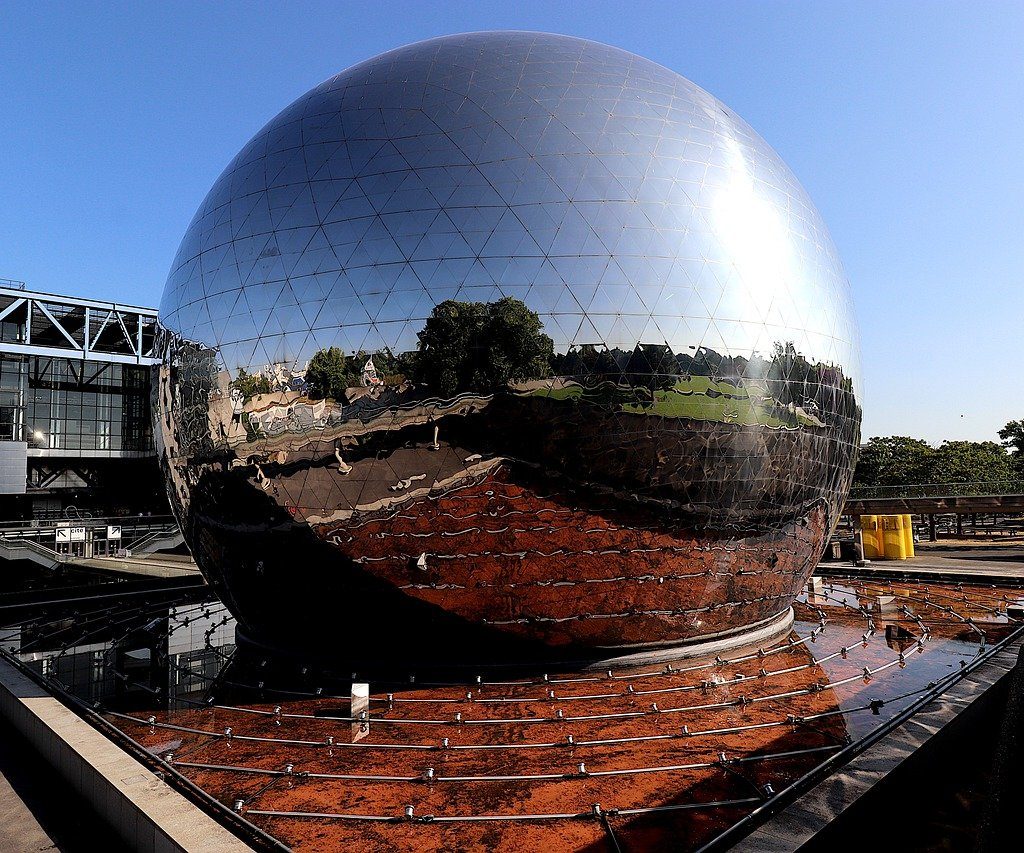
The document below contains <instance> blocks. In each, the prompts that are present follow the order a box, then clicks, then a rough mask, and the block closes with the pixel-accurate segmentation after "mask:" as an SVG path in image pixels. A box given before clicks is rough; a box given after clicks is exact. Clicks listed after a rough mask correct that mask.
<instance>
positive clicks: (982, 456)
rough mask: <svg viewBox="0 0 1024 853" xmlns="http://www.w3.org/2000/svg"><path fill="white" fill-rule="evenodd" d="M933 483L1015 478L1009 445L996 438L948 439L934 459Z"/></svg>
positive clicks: (994, 480)
mask: <svg viewBox="0 0 1024 853" xmlns="http://www.w3.org/2000/svg"><path fill="white" fill-rule="evenodd" d="M931 476H932V479H931V481H930V482H933V483H977V482H996V481H998V480H1011V479H1013V465H1012V462H1011V460H1010V455H1009V454H1008V453H1007V452H1006V448H1005V447H1003V446H1002V445H1001V444H997V443H996V442H994V441H944V442H942V444H941V445H939V449H938V450H936V451H935V456H934V459H933V462H932V472H931Z"/></svg>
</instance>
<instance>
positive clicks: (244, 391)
mask: <svg viewBox="0 0 1024 853" xmlns="http://www.w3.org/2000/svg"><path fill="white" fill-rule="evenodd" d="M229 387H231V388H234V389H235V390H236V391H238V392H239V393H241V395H242V400H243V401H245V402H248V401H249V400H251V399H252V398H253V397H255V396H256V395H257V394H269V393H270V380H269V379H267V377H266V376H264V375H263V374H262V373H247V372H246V370H245V368H244V367H240V368H238V375H237V376H235V378H234V379H232V380H231V382H230V383H229Z"/></svg>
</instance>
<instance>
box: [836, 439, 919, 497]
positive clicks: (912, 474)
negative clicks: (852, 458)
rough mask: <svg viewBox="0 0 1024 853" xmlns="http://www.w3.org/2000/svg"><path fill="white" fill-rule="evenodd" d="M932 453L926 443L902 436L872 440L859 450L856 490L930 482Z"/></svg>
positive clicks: (855, 475) (855, 481) (855, 477)
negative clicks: (868, 487) (861, 487)
mask: <svg viewBox="0 0 1024 853" xmlns="http://www.w3.org/2000/svg"><path fill="white" fill-rule="evenodd" d="M934 456H935V449H934V448H933V447H932V446H931V445H930V444H928V442H926V441H922V440H921V439H919V438H910V437H909V436H905V435H889V436H884V437H876V438H872V439H871V440H870V441H868V442H867V443H866V444H864V445H862V446H861V449H860V457H859V459H858V460H857V470H856V472H855V473H854V483H856V484H857V485H858V486H906V485H912V484H917V483H928V482H934V481H933V480H932V479H931V477H932V460H933V458H934Z"/></svg>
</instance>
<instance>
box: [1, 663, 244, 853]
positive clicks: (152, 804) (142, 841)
mask: <svg viewBox="0 0 1024 853" xmlns="http://www.w3.org/2000/svg"><path fill="white" fill-rule="evenodd" d="M0 715H2V716H3V717H4V718H5V719H6V720H8V721H9V722H10V723H11V724H12V725H13V726H14V727H15V728H16V729H17V730H18V731H19V732H20V733H21V734H22V735H24V737H25V738H26V739H27V740H28V741H29V743H31V744H32V745H33V746H34V747H35V749H37V750H38V751H39V755H40V757H41V758H42V759H45V760H46V761H48V762H49V763H50V764H51V765H52V766H53V767H54V768H55V769H56V770H57V772H58V773H60V774H61V776H62V777H63V778H65V779H66V780H67V781H68V782H69V783H71V785H72V787H74V789H75V790H76V791H77V792H78V793H79V794H81V795H82V797H84V798H85V800H86V801H87V802H89V803H90V804H91V805H92V806H93V808H95V809H96V811H97V813H98V814H99V815H100V817H101V818H102V819H104V820H105V821H107V823H109V824H110V825H111V826H112V827H113V828H114V829H115V831H116V832H117V833H118V835H120V836H121V837H122V838H123V839H124V841H125V843H127V844H128V845H129V846H130V847H131V848H132V849H134V850H140V851H147V853H148V851H153V853H177V851H190V853H193V852H194V853H236V851H237V852H238V853H241V851H249V850H251V849H252V848H251V847H249V845H248V844H246V843H245V842H243V841H242V840H240V839H239V838H237V837H236V836H234V835H233V834H231V833H230V832H229V831H228V830H227V829H225V828H224V827H223V826H221V825H220V824H219V823H217V822H216V821H215V820H214V819H213V818H212V817H210V816H209V815H207V814H206V813H205V812H203V811H202V810H201V809H199V808H197V807H196V806H195V805H194V804H192V803H191V802H190V801H189V800H187V799H185V797H183V796H182V795H181V794H179V793H178V792H177V791H176V790H174V789H173V788H171V787H170V786H169V785H168V784H167V783H166V782H164V781H162V780H161V779H159V778H157V776H156V775H155V774H154V773H153V772H152V771H151V770H149V769H148V768H147V767H145V766H144V765H143V764H141V763H139V762H138V761H136V760H135V759H134V758H132V757H131V756H130V755H129V754H128V753H126V752H125V751H124V750H122V749H120V748H119V747H118V746H117V745H116V744H115V743H113V742H112V741H110V740H108V739H107V738H106V737H104V736H103V735H102V734H101V733H100V732H98V731H97V730H96V729H94V728H93V727H92V726H90V725H89V724H88V723H87V722H85V720H83V719H82V718H81V717H79V716H78V715H77V714H75V713H74V712H73V711H72V710H70V709H69V708H67V707H66V706H64V705H63V704H62V703H61V702H59V701H57V699H55V698H54V697H53V696H51V695H49V694H48V693H46V691H44V690H43V689H42V688H40V687H39V686H38V685H37V684H36V683H35V682H34V681H32V680H31V679H29V678H28V677H27V676H25V675H23V674H22V673H21V672H20V671H19V670H18V669H17V668H16V667H14V666H12V665H11V664H10V663H8V662H7V661H5V660H2V659H0Z"/></svg>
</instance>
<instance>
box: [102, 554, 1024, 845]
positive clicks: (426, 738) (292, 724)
mask: <svg viewBox="0 0 1024 853" xmlns="http://www.w3.org/2000/svg"><path fill="white" fill-rule="evenodd" d="M633 535H635V534H633ZM815 584H816V585H814V586H811V587H810V588H809V589H808V591H807V594H806V595H805V596H804V600H803V601H802V602H801V603H799V604H798V605H797V611H798V613H797V616H798V622H797V624H796V626H795V629H794V631H793V632H792V633H791V634H790V635H789V636H788V637H785V638H784V639H782V640H780V641H778V642H776V643H775V644H774V645H772V646H769V647H766V648H764V649H740V650H737V651H734V652H731V653H730V654H729V655H728V657H727V659H725V660H722V659H719V660H715V661H697V662H695V661H679V662H677V663H676V664H669V665H667V666H666V665H665V664H663V663H658V664H647V665H637V666H630V667H624V666H614V667H613V668H612V669H611V670H610V671H604V670H601V671H591V670H580V671H572V672H561V673H553V672H552V673H548V674H544V673H537V674H536V675H535V676H533V677H529V678H521V679H516V680H511V681H502V680H498V679H492V678H489V677H484V678H482V679H481V681H480V682H477V681H476V680H475V679H468V680H467V683H465V684H457V685H455V684H435V683H425V682H423V681H421V680H417V681H416V682H414V683H407V684H404V685H385V684H380V685H378V684H372V683H371V684H370V691H371V698H370V703H369V711H368V715H367V719H366V720H363V721H360V720H359V719H358V718H355V717H353V716H352V712H351V711H350V706H349V700H348V697H347V695H346V696H345V697H343V698H338V697H332V698H327V697H322V698H314V697H312V696H309V697H306V698H303V697H295V698H291V699H288V700H287V701H280V702H278V703H276V704H275V703H274V702H273V701H261V702H256V703H252V704H244V705H241V704H234V705H227V704H222V703H219V702H215V703H214V704H213V705H212V706H211V707H206V708H193V709H188V710H180V711H172V712H169V713H164V712H155V713H153V715H152V721H150V720H149V719H148V716H149V715H147V714H146V713H135V714H133V715H131V716H127V715H118V714H111V715H110V719H111V721H112V722H114V723H115V724H116V725H118V726H119V727H120V728H122V729H123V730H124V731H125V732H126V733H127V734H129V735H130V736H131V737H132V738H134V739H136V740H137V741H138V742H140V743H141V744H142V745H144V746H145V747H146V748H148V749H150V750H151V751H152V752H154V753H155V754H158V755H161V756H164V757H165V758H166V757H168V754H169V753H170V754H172V756H171V758H170V760H171V761H172V763H173V766H174V767H175V768H176V770H177V771H178V772H180V773H182V774H183V775H185V776H186V777H188V778H189V779H191V780H192V781H193V782H195V783H196V784H197V785H199V786H200V787H202V788H203V789H205V790H206V791H208V792H210V793H211V794H212V795H214V796H215V797H216V798H218V799H219V800H220V801H222V802H223V803H225V804H227V805H228V806H230V807H232V808H240V809H241V811H242V812H243V814H244V815H245V817H246V818H248V819H249V820H250V821H252V822H253V823H255V824H256V825H258V826H260V827H261V828H263V829H265V830H266V831H267V832H269V833H271V834H272V835H274V836H276V837H277V838H280V839H281V840H282V841H284V842H285V843H287V844H288V845H290V846H292V847H294V848H296V849H299V850H309V851H314V850H315V851H319V850H337V849H355V850H368V851H376V850H380V851H383V850H434V849H438V850H440V849H444V850H470V849H497V850H507V851H534V850H539V849H540V850H549V851H563V850H565V851H567V850H593V851H604V850H611V849H615V848H614V845H613V843H612V838H613V837H614V840H615V842H617V843H618V845H619V846H620V847H621V848H622V849H625V850H652V849H674V850H687V849H693V848H695V847H697V846H699V845H700V844H701V843H703V842H706V841H708V840H709V839H711V838H712V837H714V836H715V835H717V834H718V833H720V832H722V831H723V830H725V829H726V828H728V827H729V826H730V825H731V824H732V823H734V822H735V821H736V820H738V819H739V818H741V817H742V816H743V815H744V814H746V813H748V812H749V811H751V810H752V809H753V808H755V807H756V806H757V805H758V804H759V803H761V802H764V801H765V799H767V798H768V797H770V796H771V795H772V793H773V792H775V793H777V792H779V791H781V790H782V789H783V788H784V787H786V786H787V785H788V784H790V783H791V782H793V781H794V780H795V779H797V778H798V777H800V776H801V775H803V774H804V773H806V772H808V771H810V770H811V769H813V768H814V767H815V766H817V765H818V764H820V763H821V762H822V761H823V760H825V759H826V758H827V757H828V756H830V755H832V754H833V753H834V752H836V751H837V750H838V749H839V748H841V747H842V746H844V745H845V744H847V743H848V742H850V741H851V740H857V739H860V738H862V737H864V735H865V734H867V733H868V732H870V731H872V730H874V729H875V728H876V727H877V726H879V725H881V724H882V723H883V722H885V721H886V720H887V719H889V718H890V717H891V716H892V715H893V714H895V713H896V712H898V711H899V710H900V709H902V708H904V707H906V706H907V705H908V704H909V703H911V702H913V701H915V700H916V699H917V698H918V697H919V696H921V695H922V694H923V693H924V692H925V691H927V690H928V689H929V684H935V683H938V684H943V683H948V682H949V681H950V680H952V679H955V678H956V674H957V673H958V672H959V671H960V668H961V665H962V664H961V662H962V661H964V662H965V661H969V660H970V659H971V658H972V656H974V655H975V654H976V653H977V652H978V650H979V649H980V648H982V647H983V645H986V644H987V645H991V644H992V643H994V642H996V641H997V640H998V639H1000V638H1001V637H1002V636H1005V635H1006V634H1007V633H1009V632H1010V631H1011V630H1013V629H1015V628H1016V627H1017V623H1016V620H1013V619H1010V618H1008V617H1007V615H1006V612H1005V603H1006V601H1007V600H1016V598H1017V597H1018V595H1019V594H1018V593H1016V592H1014V591H1012V590H1011V591H1007V590H1000V589H996V588H991V587H958V586H954V585H948V584H923V583H906V584H881V583H874V582H861V581H857V582H853V581H850V582H842V581H835V582H831V583H830V582H824V583H823V584H821V585H820V586H818V585H817V582H815ZM822 622H823V623H824V627H822ZM389 694H390V695H389ZM364 725H365V726H368V730H367V731H365V732H363V731H361V727H362V726H364ZM684 727H685V729H684ZM229 728H230V735H229V734H228V733H227V730H228V729H229ZM595 804H599V807H595ZM407 807H411V808H412V812H411V818H407V817H406V809H407Z"/></svg>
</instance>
